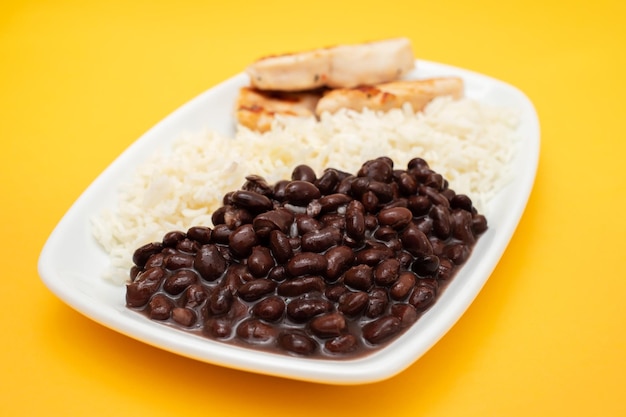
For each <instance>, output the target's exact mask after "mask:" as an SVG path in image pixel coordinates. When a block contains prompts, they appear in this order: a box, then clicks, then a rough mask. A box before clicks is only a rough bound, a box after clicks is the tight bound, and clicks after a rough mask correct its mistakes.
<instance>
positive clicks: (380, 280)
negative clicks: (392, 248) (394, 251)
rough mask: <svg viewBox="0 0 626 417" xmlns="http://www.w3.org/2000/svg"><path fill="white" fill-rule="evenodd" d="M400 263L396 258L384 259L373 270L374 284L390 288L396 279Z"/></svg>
mask: <svg viewBox="0 0 626 417" xmlns="http://www.w3.org/2000/svg"><path fill="white" fill-rule="evenodd" d="M399 271H400V261H398V260H397V259H396V258H389V259H385V260H384V261H382V262H381V263H379V264H378V265H377V266H376V267H375V268H374V282H375V283H376V284H377V285H380V286H385V287H387V286H390V285H392V284H393V283H394V282H396V280H397V279H398V273H399Z"/></svg>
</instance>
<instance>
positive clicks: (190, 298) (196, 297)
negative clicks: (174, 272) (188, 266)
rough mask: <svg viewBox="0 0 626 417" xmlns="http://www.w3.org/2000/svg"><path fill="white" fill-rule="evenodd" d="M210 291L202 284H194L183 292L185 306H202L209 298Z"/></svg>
mask: <svg viewBox="0 0 626 417" xmlns="http://www.w3.org/2000/svg"><path fill="white" fill-rule="evenodd" d="M208 296H209V295H208V292H207V290H205V289H204V287H203V286H202V285H199V284H192V285H190V286H189V287H187V289H186V290H185V292H184V293H183V296H182V300H183V303H182V304H183V306H184V307H187V308H196V307H199V306H201V305H202V304H203V303H204V301H205V300H206V299H207V298H208Z"/></svg>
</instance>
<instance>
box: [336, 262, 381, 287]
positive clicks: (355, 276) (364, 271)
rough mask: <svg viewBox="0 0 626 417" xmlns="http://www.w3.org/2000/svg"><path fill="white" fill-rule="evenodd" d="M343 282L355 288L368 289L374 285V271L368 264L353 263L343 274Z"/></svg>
mask: <svg viewBox="0 0 626 417" xmlns="http://www.w3.org/2000/svg"><path fill="white" fill-rule="evenodd" d="M343 282H344V284H345V285H348V286H350V287H352V288H354V289H355V290H363V291H368V290H369V289H370V288H371V287H372V286H373V285H374V272H373V271H372V267H371V266H369V265H364V264H360V265H355V266H353V267H351V268H350V269H348V270H347V271H346V273H345V274H343Z"/></svg>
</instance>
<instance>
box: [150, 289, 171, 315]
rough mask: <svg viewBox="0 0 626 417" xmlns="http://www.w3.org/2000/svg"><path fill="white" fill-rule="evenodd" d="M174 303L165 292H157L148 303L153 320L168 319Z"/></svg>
mask: <svg viewBox="0 0 626 417" xmlns="http://www.w3.org/2000/svg"><path fill="white" fill-rule="evenodd" d="M172 308H174V303H173V302H172V301H171V300H170V299H169V298H168V297H167V296H165V295H163V294H155V295H154V297H152V298H151V299H150V302H149V303H148V317H150V318H151V319H152V320H167V319H169V318H170V315H171V314H172Z"/></svg>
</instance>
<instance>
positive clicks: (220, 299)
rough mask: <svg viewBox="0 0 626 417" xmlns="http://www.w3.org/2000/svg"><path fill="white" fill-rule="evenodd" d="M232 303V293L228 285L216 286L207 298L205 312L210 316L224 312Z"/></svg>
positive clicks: (226, 311)
mask: <svg viewBox="0 0 626 417" xmlns="http://www.w3.org/2000/svg"><path fill="white" fill-rule="evenodd" d="M232 305H233V293H232V292H231V290H230V289H229V288H228V287H217V288H215V290H214V291H213V292H212V293H211V295H210V296H209V298H208V300H207V313H208V314H209V315H210V316H218V315H221V314H226V313H228V311H229V310H230V308H231V306H232Z"/></svg>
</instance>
